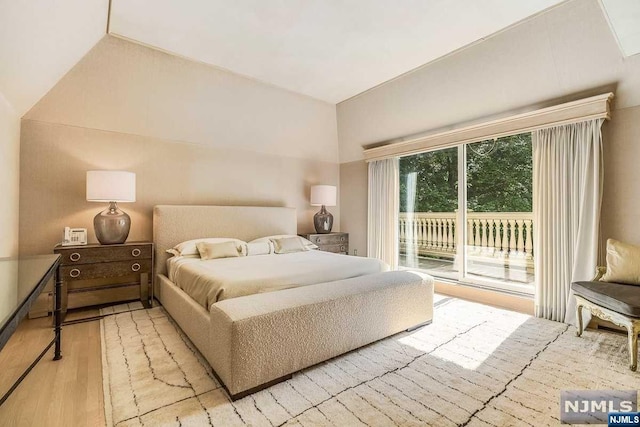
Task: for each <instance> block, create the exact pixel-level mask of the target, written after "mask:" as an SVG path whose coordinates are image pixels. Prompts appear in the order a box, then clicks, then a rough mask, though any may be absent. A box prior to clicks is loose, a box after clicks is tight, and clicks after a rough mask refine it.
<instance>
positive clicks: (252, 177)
mask: <svg viewBox="0 0 640 427" xmlns="http://www.w3.org/2000/svg"><path fill="white" fill-rule="evenodd" d="M21 144H22V147H21V154H20V164H21V174H20V185H21V187H20V188H21V194H20V219H21V224H20V230H21V231H22V233H21V235H20V252H21V253H23V254H32V253H44V252H50V251H51V249H52V247H53V245H54V244H55V243H57V242H59V241H60V239H61V233H62V228H63V227H64V226H65V225H69V226H75V227H86V228H88V229H89V238H90V240H92V241H95V235H94V233H93V226H92V219H93V216H94V215H95V214H96V213H97V212H99V211H100V210H102V209H104V208H105V207H106V205H102V204H99V203H89V202H86V201H85V172H86V171H87V170H90V169H123V170H129V171H133V172H136V173H137V180H138V183H137V201H136V203H132V204H123V205H122V208H123V209H124V210H126V211H127V212H128V213H129V214H130V215H131V217H132V223H133V224H132V230H131V234H130V239H131V240H138V239H150V238H151V212H152V207H153V205H156V204H160V203H167V204H172V203H173V204H183V203H191V204H237V205H264V206H290V207H295V208H297V209H298V229H299V231H300V232H306V231H311V230H312V229H313V226H312V218H313V214H314V212H315V210H317V209H316V208H314V207H311V206H309V203H308V197H309V194H308V193H309V187H310V186H311V185H312V184H318V183H323V184H333V185H338V184H339V166H338V163H337V150H338V147H337V133H336V118H335V106H333V105H330V104H327V103H324V102H320V101H317V100H314V99H311V98H308V97H305V96H302V95H296V94H293V93H291V92H287V91H284V90H281V89H277V88H274V87H272V86H268V85H265V84H262V83H259V82H256V81H253V80H250V79H246V78H243V77H239V76H237V75H234V74H231V73H228V72H225V71H221V70H218V69H216V68H213V67H209V66H206V65H203V64H199V63H195V62H191V61H187V60H184V59H181V58H178V57H175V56H172V55H168V54H165V53H163V52H159V51H156V50H153V49H149V48H146V47H143V46H140V45H137V44H133V43H130V42H127V41H124V40H120V39H117V38H114V37H110V36H107V37H105V38H104V39H103V40H102V41H101V42H100V43H98V45H97V46H96V47H95V48H94V49H92V50H91V51H90V52H89V54H88V55H87V56H86V57H85V58H84V59H83V60H82V61H81V62H80V63H79V64H78V65H77V66H76V67H75V68H74V69H72V70H71V71H70V72H69V73H68V74H67V75H66V76H65V77H64V78H63V79H62V80H61V81H60V82H59V83H58V85H56V86H55V87H54V88H53V89H52V90H51V91H50V92H49V94H48V95H47V96H46V97H45V98H43V99H42V100H41V101H40V102H39V103H38V104H36V105H35V106H34V108H33V109H32V110H31V111H30V112H29V113H28V114H27V115H26V116H25V118H24V119H23V120H22V136H21ZM331 211H332V213H333V214H334V216H335V220H336V223H335V226H334V228H335V229H336V230H339V229H340V207H339V206H338V207H335V208H333V209H332V210H331Z"/></svg>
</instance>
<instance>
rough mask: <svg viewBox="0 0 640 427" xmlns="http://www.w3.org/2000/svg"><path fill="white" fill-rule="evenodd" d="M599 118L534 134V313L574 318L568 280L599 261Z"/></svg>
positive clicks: (586, 275) (586, 276)
mask: <svg viewBox="0 0 640 427" xmlns="http://www.w3.org/2000/svg"><path fill="white" fill-rule="evenodd" d="M603 121H604V120H603V119H596V120H590V121H586V122H580V123H576V124H570V125H564V126H558V127H553V128H549V129H542V130H538V131H536V132H534V138H533V209H534V254H535V256H534V258H535V274H536V295H535V302H536V304H535V311H536V316H538V317H544V318H546V319H551V320H556V321H559V322H567V323H574V322H575V298H574V297H573V295H572V294H571V292H570V289H571V282H574V281H578V280H590V279H591V278H592V277H593V275H594V273H595V268H596V265H597V259H598V234H599V223H600V205H601V199H602V134H601V130H600V129H601V126H602V123H603Z"/></svg>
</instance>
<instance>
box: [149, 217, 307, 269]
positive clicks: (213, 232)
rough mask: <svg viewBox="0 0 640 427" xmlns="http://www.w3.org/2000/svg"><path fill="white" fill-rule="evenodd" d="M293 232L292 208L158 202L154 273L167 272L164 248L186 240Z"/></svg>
mask: <svg viewBox="0 0 640 427" xmlns="http://www.w3.org/2000/svg"><path fill="white" fill-rule="evenodd" d="M296 231H297V219H296V210H295V209H294V208H275V207H253V206H181V205H159V206H156V207H154V208H153V242H154V243H155V272H156V274H166V271H167V266H166V264H167V259H168V258H169V254H167V253H166V252H165V251H166V250H167V249H171V248H172V247H174V246H175V245H177V244H178V243H180V242H184V241H185V240H190V239H197V238H199V237H234V238H236V239H241V240H244V241H249V240H253V239H257V238H258V237H264V236H269V235H273V234H296Z"/></svg>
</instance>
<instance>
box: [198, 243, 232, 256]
mask: <svg viewBox="0 0 640 427" xmlns="http://www.w3.org/2000/svg"><path fill="white" fill-rule="evenodd" d="M196 247H197V248H198V252H200V258H201V259H217V258H232V257H237V256H240V254H241V253H242V248H241V247H240V246H238V244H237V243H236V242H222V243H208V242H199V243H198V244H197V245H196Z"/></svg>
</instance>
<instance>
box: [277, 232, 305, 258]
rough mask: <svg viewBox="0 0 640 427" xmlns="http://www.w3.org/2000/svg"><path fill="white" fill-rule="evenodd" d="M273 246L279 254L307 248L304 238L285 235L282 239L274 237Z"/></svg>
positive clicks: (301, 250)
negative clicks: (303, 242) (303, 241)
mask: <svg viewBox="0 0 640 427" xmlns="http://www.w3.org/2000/svg"><path fill="white" fill-rule="evenodd" d="M272 241H273V246H274V247H275V253H277V254H290V253H294V252H304V251H306V250H307V249H306V248H305V247H304V245H303V244H302V240H300V239H299V238H298V237H297V236H296V237H283V238H281V239H273V240H272Z"/></svg>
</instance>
